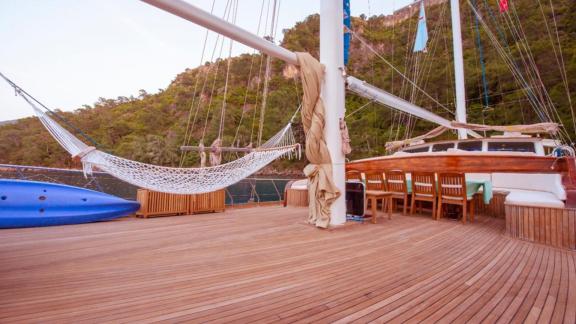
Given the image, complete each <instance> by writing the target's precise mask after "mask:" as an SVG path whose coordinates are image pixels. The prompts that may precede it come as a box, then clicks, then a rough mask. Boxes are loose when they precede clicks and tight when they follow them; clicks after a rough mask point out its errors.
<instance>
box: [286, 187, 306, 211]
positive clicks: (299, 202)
mask: <svg viewBox="0 0 576 324" xmlns="http://www.w3.org/2000/svg"><path fill="white" fill-rule="evenodd" d="M284 195H285V197H284V199H285V200H286V203H285V205H286V206H290V207H306V206H308V200H309V198H308V190H300V189H286V192H285V194H284Z"/></svg>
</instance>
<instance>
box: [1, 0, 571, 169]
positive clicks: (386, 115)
mask: <svg viewBox="0 0 576 324" xmlns="http://www.w3.org/2000/svg"><path fill="white" fill-rule="evenodd" d="M554 5H555V7H554V10H555V19H556V22H557V24H558V30H559V38H560V42H561V44H562V51H563V55H564V61H565V62H566V69H567V75H568V77H569V78H570V77H571V76H573V75H576V74H575V73H576V2H574V1H572V0H557V1H554ZM514 6H515V8H516V9H517V12H518V16H519V18H520V20H521V21H522V26H523V28H524V31H525V32H526V34H527V35H528V37H527V38H528V43H529V44H530V48H531V51H532V54H533V55H534V58H535V62H536V64H537V65H538V67H539V71H540V72H541V73H542V79H543V81H544V84H545V85H546V88H547V89H548V90H549V93H550V95H551V97H552V100H553V101H554V103H555V105H556V107H557V109H558V113H559V115H560V117H561V118H562V120H563V121H564V124H565V125H566V127H567V129H568V130H569V132H570V134H574V129H573V128H572V121H571V112H570V109H569V105H568V100H567V96H566V92H565V89H564V85H563V83H562V80H561V78H560V73H559V70H558V66H557V64H556V61H555V60H554V58H553V56H552V55H551V51H552V50H551V45H550V38H549V37H548V34H547V31H546V29H544V28H542V24H543V21H544V20H543V17H542V14H543V13H544V15H546V17H547V22H548V23H549V24H550V23H551V21H552V20H551V19H552V18H551V17H552V13H551V10H550V8H548V7H544V8H543V9H544V10H543V11H540V8H539V7H538V4H537V3H534V2H533V1H531V0H516V1H514ZM427 15H428V29H429V31H430V43H429V52H428V54H425V55H423V56H421V57H420V58H418V59H416V57H415V56H414V55H412V54H411V48H412V40H413V38H414V32H415V25H416V20H417V17H416V16H413V17H411V18H410V19H407V20H404V21H402V22H400V23H397V24H395V25H394V26H393V28H390V27H385V26H386V25H389V23H388V22H387V21H386V18H385V17H384V16H374V17H370V18H367V17H359V18H355V19H354V20H353V30H354V31H355V33H357V34H358V35H360V36H361V37H362V38H364V39H365V40H366V41H367V42H368V43H369V44H370V46H371V47H372V48H373V49H374V50H375V51H376V52H377V53H378V55H380V56H382V57H384V58H386V59H387V60H389V61H391V62H392V63H393V64H394V65H395V66H396V67H398V68H399V69H400V70H402V71H405V73H406V74H407V75H409V76H411V77H414V76H415V74H414V73H416V72H415V71H419V73H418V74H416V76H417V77H416V78H415V79H416V80H417V83H418V85H419V86H420V87H422V88H424V89H425V90H426V91H427V92H428V93H429V94H430V95H431V96H432V97H434V98H436V100H437V101H438V102H440V103H443V104H444V106H445V107H447V108H448V110H453V102H454V99H453V96H454V93H453V90H452V89H453V81H452V80H453V69H452V61H451V56H452V54H451V42H452V40H451V33H450V19H449V8H448V6H447V4H441V5H437V6H433V7H431V8H429V9H428V12H427ZM462 20H463V32H464V48H465V55H464V56H465V66H466V83H467V89H466V90H467V98H469V101H468V111H469V122H478V123H482V122H485V123H487V124H515V123H531V122H538V121H539V120H538V119H537V117H536V114H535V113H534V112H533V111H532V109H531V108H530V107H528V105H527V103H526V102H525V101H524V99H523V96H522V94H521V92H519V91H518V85H517V84H516V83H515V82H514V78H513V76H512V75H511V74H510V73H509V72H508V70H507V68H506V66H505V65H504V63H503V61H502V60H501V59H500V58H499V57H498V55H497V53H496V52H495V50H494V49H492V47H491V46H490V43H489V41H488V38H487V37H486V34H485V33H482V43H483V46H484V51H485V53H484V54H485V60H486V68H487V84H488V88H489V91H488V93H489V100H490V102H489V105H490V107H491V108H490V109H485V108H484V107H483V101H482V100H483V91H482V86H481V74H480V73H481V72H480V71H481V66H480V64H479V59H478V48H477V46H476V43H475V31H474V28H473V26H474V25H473V19H472V16H471V13H470V10H469V8H468V7H466V6H465V5H464V4H463V14H462ZM284 32H285V36H284V41H283V46H285V47H287V48H289V49H291V50H295V51H308V52H310V53H312V54H313V55H314V56H316V57H318V45H319V40H318V32H319V17H318V16H317V15H312V16H309V17H308V18H306V19H305V20H304V21H303V22H300V23H298V24H296V25H295V26H294V27H293V28H291V29H289V30H285V31H284ZM514 46H516V44H515V43H514V42H511V43H510V48H511V49H512V51H514ZM513 53H514V52H513ZM378 55H376V53H374V52H372V51H371V50H370V48H368V47H367V46H366V45H363V44H362V43H361V42H359V41H358V39H353V43H352V50H351V59H350V63H349V65H348V73H349V74H351V75H354V76H356V77H358V78H361V79H364V80H367V81H368V82H371V83H373V84H375V85H377V86H380V87H382V88H383V89H386V90H388V91H390V92H392V93H394V94H396V95H399V96H402V97H404V98H407V99H413V100H414V101H415V102H416V103H418V104H419V105H422V106H424V107H427V108H428V109H431V110H433V111H435V112H436V113H438V114H441V115H443V116H445V117H446V118H449V119H452V118H453V117H452V115H451V113H450V112H449V111H446V110H444V109H443V108H441V107H439V106H438V105H437V104H436V103H434V102H432V101H431V100H430V99H428V98H426V97H425V96H424V95H422V94H421V93H419V92H418V91H416V92H414V89H413V87H411V86H410V85H409V84H408V83H406V81H405V80H403V79H402V78H401V77H400V76H399V75H398V74H397V73H393V72H392V70H391V69H390V67H389V66H387V65H386V64H385V63H384V62H383V60H382V59H381V58H379V57H378ZM416 60H418V63H415V62H416ZM262 61H263V58H262V56H261V55H247V54H246V55H241V56H238V57H234V58H232V61H231V70H230V79H229V82H228V84H229V86H228V95H227V104H226V114H225V121H224V144H225V145H230V144H231V143H232V142H233V141H234V142H235V143H237V144H239V145H241V146H244V145H247V144H248V143H250V142H253V143H255V141H256V138H257V134H258V121H259V111H260V103H261V99H262V98H261V89H262V86H263V82H262V75H263V74H262V72H263V68H262ZM415 64H419V68H418V69H413V67H414V65H415ZM226 66H227V62H226V61H225V60H219V61H217V62H213V63H207V64H205V65H204V66H201V67H198V68H194V69H187V70H186V71H184V72H183V73H181V74H179V75H178V76H176V78H175V79H174V81H173V82H172V83H171V84H170V85H169V86H168V87H167V88H166V90H164V91H162V92H160V93H156V94H148V93H146V92H144V91H141V93H140V95H139V96H138V97H137V98H134V97H130V98H126V97H119V98H116V99H104V98H102V99H100V100H99V101H98V102H97V103H95V104H94V105H93V106H84V107H82V108H80V109H77V110H76V111H74V112H72V113H62V112H60V114H62V115H63V116H65V118H67V119H69V120H70V121H71V122H72V123H73V124H74V125H76V126H77V127H78V128H79V129H81V130H83V131H84V132H85V133H86V134H89V135H90V136H91V137H93V138H94V139H96V140H97V141H98V142H99V143H100V144H101V145H102V147H103V148H104V149H105V150H107V151H109V152H112V153H113V154H116V155H119V156H122V157H126V158H129V159H134V160H138V161H142V162H147V163H154V164H161V165H169V166H177V165H179V163H180V160H181V153H180V151H179V149H178V147H179V146H180V145H182V144H183V143H184V138H185V136H186V133H187V131H186V129H187V124H188V120H189V119H190V121H191V122H190V124H193V125H192V126H193V127H190V129H192V132H191V136H190V139H191V140H190V141H189V144H190V145H197V143H198V141H199V139H200V138H202V137H204V143H205V144H206V145H209V144H210V143H211V142H212V141H213V140H214V139H215V138H216V137H217V133H218V129H219V124H220V109H221V106H222V103H223V95H224V84H225V77H226V73H225V72H226ZM407 67H408V69H407ZM284 68H285V64H284V63H283V62H280V61H278V60H273V71H272V72H273V73H272V79H271V81H270V92H269V96H268V105H267V109H266V113H265V118H264V120H265V122H264V129H263V138H264V139H266V138H268V137H269V136H270V135H272V134H274V133H275V132H276V131H277V130H279V129H280V128H281V127H282V125H284V124H285V123H286V122H287V121H288V120H289V119H290V116H291V115H292V113H293V112H294V111H295V109H296V107H297V106H298V103H299V100H300V96H301V89H300V88H299V82H300V81H299V80H295V79H292V78H287V77H285V76H284V75H283V73H282V72H283V70H284ZM406 69H407V71H406ZM216 71H217V73H216ZM197 80H198V81H197ZM575 81H576V80H574V79H573V78H572V79H570V80H569V85H570V86H571V87H572V88H571V91H572V93H573V94H574V93H576V88H575V85H576V82H575ZM204 85H205V86H204ZM194 98H196V99H195V103H194V104H192V102H193V99H194ZM572 99H573V102H576V97H574V96H573V98H572ZM346 101H347V113H350V112H353V111H355V110H356V109H357V108H359V107H361V106H362V105H364V104H365V103H366V100H363V99H361V98H358V97H356V96H354V95H348V96H347V100H346ZM198 102H200V104H199V105H198ZM195 115H196V116H197V117H196V119H195V118H194V116H195ZM206 116H208V118H206ZM347 120H348V126H349V129H350V135H351V138H352V141H353V142H352V144H353V147H354V151H353V153H352V155H351V156H350V158H359V157H365V156H373V155H379V154H383V153H384V143H385V142H386V141H389V140H394V139H397V138H403V137H405V136H410V135H417V134H419V133H422V132H425V131H427V130H430V129H431V128H432V127H433V125H432V124H430V123H427V122H424V121H418V122H415V121H413V120H409V119H408V118H407V117H406V116H401V115H399V114H397V113H395V112H393V111H391V110H390V109H387V108H384V107H380V106H376V105H374V104H372V105H369V106H367V107H365V108H364V109H362V110H361V111H359V112H357V113H354V115H352V116H351V117H349V118H348V119H347ZM296 126H297V128H298V127H299V125H296ZM299 129H300V131H299V133H298V134H297V135H298V137H299V139H300V140H301V142H303V134H302V131H301V128H299ZM236 133H237V134H236ZM203 134H204V136H203ZM445 136H454V135H453V134H447V135H445ZM0 152H2V154H0V163H9V164H23V165H41V166H72V162H71V161H70V159H69V157H68V156H67V154H66V153H65V152H64V151H63V150H62V149H61V148H60V147H59V146H58V145H57V144H56V142H55V141H54V140H53V139H52V138H51V137H50V136H48V135H47V132H46V131H45V130H44V129H43V128H42V126H41V125H40V123H39V122H38V121H37V120H36V119H35V118H25V119H22V120H19V121H18V122H15V123H10V124H3V125H0ZM229 158H233V157H229ZM197 161H198V156H197V154H188V155H187V156H186V157H185V161H184V165H186V166H191V165H196V164H197ZM304 163H305V162H304V161H296V162H294V161H278V162H276V163H275V164H273V165H272V166H271V167H270V168H268V169H267V172H269V173H276V172H277V171H274V170H283V171H282V172H284V171H285V170H287V169H292V170H300V169H301V167H302V165H303V164H304Z"/></svg>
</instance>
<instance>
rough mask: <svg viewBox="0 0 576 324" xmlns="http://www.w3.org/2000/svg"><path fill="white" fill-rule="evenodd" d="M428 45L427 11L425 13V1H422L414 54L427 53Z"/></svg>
mask: <svg viewBox="0 0 576 324" xmlns="http://www.w3.org/2000/svg"><path fill="white" fill-rule="evenodd" d="M426 43H428V28H427V27H426V11H424V0H422V1H420V15H419V16H418V31H417V32H416V41H415V42H414V52H424V53H426Z"/></svg>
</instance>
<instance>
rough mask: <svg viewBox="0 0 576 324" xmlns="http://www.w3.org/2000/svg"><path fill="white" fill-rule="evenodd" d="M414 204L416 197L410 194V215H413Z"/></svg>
mask: <svg viewBox="0 0 576 324" xmlns="http://www.w3.org/2000/svg"><path fill="white" fill-rule="evenodd" d="M415 205H416V199H415V197H414V196H412V203H411V204H410V215H414V206H415Z"/></svg>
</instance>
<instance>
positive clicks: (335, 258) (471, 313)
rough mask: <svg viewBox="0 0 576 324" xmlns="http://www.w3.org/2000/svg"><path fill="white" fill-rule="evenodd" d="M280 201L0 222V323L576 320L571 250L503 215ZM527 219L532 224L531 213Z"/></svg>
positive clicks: (575, 261)
mask: <svg viewBox="0 0 576 324" xmlns="http://www.w3.org/2000/svg"><path fill="white" fill-rule="evenodd" d="M306 214H307V210H306V209H302V208H282V207H278V206H268V207H258V208H251V209H236V210H228V211H226V212H225V213H219V214H202V215H193V216H179V217H167V218H157V219H146V220H142V219H125V220H118V221H113V222H105V223H94V224H85V225H72V226H61V227H49V228H34V229H15V230H3V231H2V232H1V233H2V235H0V278H2V280H0V322H10V323H14V322H59V323H63V322H64V323H65V322H74V323H77V322H117V323H128V322H132V323H133V322H139V323H148V322H156V321H162V320H164V321H170V322H203V323H206V322H216V323H232V322H235V323H238V322H252V323H257V322H262V323H265V322H281V323H287V322H296V321H300V322H311V321H315V322H338V321H340V322H351V321H357V322H362V323H363V322H369V321H393V322H401V321H408V322H416V321H423V322H431V321H440V322H450V321H455V322H462V321H471V322H480V321H483V320H484V321H488V322H494V321H497V320H500V321H502V322H510V321H524V320H527V321H528V322H530V321H532V322H536V321H552V322H561V321H564V322H565V323H574V322H575V321H576V292H575V291H576V266H575V265H576V252H573V251H567V250H559V249H556V248H553V247H549V246H545V245H542V244H535V243H530V242H524V241H520V240H515V239H511V238H508V237H506V236H504V235H503V232H504V221H503V220H502V219H494V218H488V217H479V218H478V220H477V221H476V222H475V223H473V224H468V225H462V224H460V223H459V222H453V221H449V220H442V221H432V220H430V218H429V217H423V216H401V215H394V217H393V218H392V220H388V219H380V221H379V223H378V224H375V225H373V224H352V225H346V226H344V227H341V228H337V229H334V230H328V231H327V230H318V229H316V228H313V227H311V226H309V225H307V224H305V221H304V220H305V219H306ZM527 224H528V223H527Z"/></svg>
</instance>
